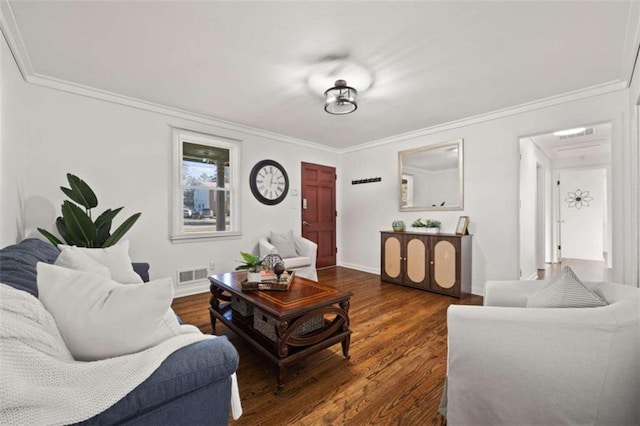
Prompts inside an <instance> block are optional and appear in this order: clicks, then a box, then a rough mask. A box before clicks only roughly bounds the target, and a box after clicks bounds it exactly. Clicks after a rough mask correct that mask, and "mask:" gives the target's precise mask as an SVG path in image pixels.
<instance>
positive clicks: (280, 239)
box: [269, 231, 298, 259]
mask: <svg viewBox="0 0 640 426" xmlns="http://www.w3.org/2000/svg"><path fill="white" fill-rule="evenodd" d="M269 241H270V242H271V244H273V245H274V246H275V248H276V249H278V253H277V254H279V255H280V256H282V258H283V259H286V258H288V257H296V256H298V252H297V251H296V242H295V239H294V238H293V231H289V232H287V233H284V234H278V233H276V232H271V237H270V238H269Z"/></svg>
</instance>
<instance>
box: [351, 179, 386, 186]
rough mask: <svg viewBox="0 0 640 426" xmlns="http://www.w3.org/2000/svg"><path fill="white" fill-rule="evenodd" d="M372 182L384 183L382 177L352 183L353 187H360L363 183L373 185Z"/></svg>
mask: <svg viewBox="0 0 640 426" xmlns="http://www.w3.org/2000/svg"><path fill="white" fill-rule="evenodd" d="M372 182H382V178H381V177H374V178H368V179H356V180H352V181H351V185H359V184H361V183H372Z"/></svg>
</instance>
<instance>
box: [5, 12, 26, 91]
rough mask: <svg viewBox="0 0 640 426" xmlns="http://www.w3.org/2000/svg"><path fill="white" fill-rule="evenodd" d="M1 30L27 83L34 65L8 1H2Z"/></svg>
mask: <svg viewBox="0 0 640 426" xmlns="http://www.w3.org/2000/svg"><path fill="white" fill-rule="evenodd" d="M0 30H1V31H2V35H4V38H5V40H6V41H7V45H9V50H10V51H11V54H12V55H13V59H14V60H15V61H16V64H17V65H18V69H19V70H20V74H22V78H23V79H24V80H25V81H27V78H28V75H29V74H32V73H33V65H32V64H31V59H30V58H29V54H28V53H27V48H26V47H25V45H24V42H23V41H22V36H21V35H20V31H19V30H18V24H17V23H16V19H15V17H14V16H13V10H11V5H9V2H8V1H7V0H0Z"/></svg>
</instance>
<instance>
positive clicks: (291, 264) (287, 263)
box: [283, 256, 311, 269]
mask: <svg viewBox="0 0 640 426" xmlns="http://www.w3.org/2000/svg"><path fill="white" fill-rule="evenodd" d="M283 260H284V267H285V268H287V269H295V268H300V267H301V266H309V265H311V259H310V258H308V257H306V256H296V257H289V258H286V259H283Z"/></svg>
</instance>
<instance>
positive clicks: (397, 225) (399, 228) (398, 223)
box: [391, 220, 405, 232]
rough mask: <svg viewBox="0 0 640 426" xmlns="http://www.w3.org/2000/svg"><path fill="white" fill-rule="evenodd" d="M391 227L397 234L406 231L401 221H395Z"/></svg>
mask: <svg viewBox="0 0 640 426" xmlns="http://www.w3.org/2000/svg"><path fill="white" fill-rule="evenodd" d="M391 226H392V227H393V230H394V231H395V232H402V231H404V229H405V227H404V222H403V221H401V220H394V221H393V223H392V224H391Z"/></svg>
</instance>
